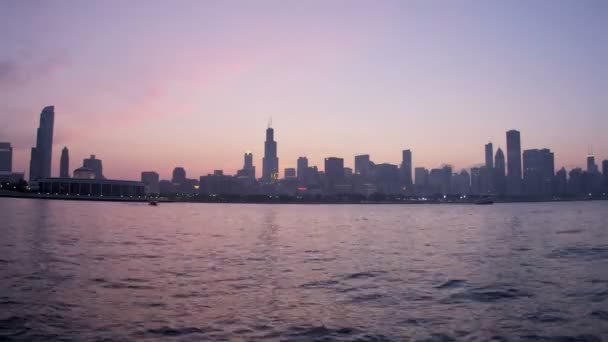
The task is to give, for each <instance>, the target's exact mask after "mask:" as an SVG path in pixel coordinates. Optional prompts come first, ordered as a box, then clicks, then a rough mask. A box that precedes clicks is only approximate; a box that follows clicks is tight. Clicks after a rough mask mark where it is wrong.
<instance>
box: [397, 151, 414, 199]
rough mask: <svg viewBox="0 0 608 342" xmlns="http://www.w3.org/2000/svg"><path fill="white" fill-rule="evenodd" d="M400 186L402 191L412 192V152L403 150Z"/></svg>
mask: <svg viewBox="0 0 608 342" xmlns="http://www.w3.org/2000/svg"><path fill="white" fill-rule="evenodd" d="M400 177H401V180H400V181H401V186H402V187H403V188H404V190H407V191H410V190H412V185H413V182H412V151H411V150H403V151H402V152H401V173H400Z"/></svg>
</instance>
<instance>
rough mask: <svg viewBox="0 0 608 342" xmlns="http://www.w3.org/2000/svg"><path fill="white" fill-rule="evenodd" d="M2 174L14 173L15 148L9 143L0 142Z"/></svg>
mask: <svg viewBox="0 0 608 342" xmlns="http://www.w3.org/2000/svg"><path fill="white" fill-rule="evenodd" d="M0 172H6V173H10V172H13V147H12V146H11V143H8V142H0Z"/></svg>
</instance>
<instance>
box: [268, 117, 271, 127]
mask: <svg viewBox="0 0 608 342" xmlns="http://www.w3.org/2000/svg"><path fill="white" fill-rule="evenodd" d="M268 128H272V116H271V117H270V119H268Z"/></svg>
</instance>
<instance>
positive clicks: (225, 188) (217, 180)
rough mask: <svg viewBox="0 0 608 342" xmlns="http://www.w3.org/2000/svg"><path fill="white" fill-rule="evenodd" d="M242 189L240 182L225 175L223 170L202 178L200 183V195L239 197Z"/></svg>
mask: <svg viewBox="0 0 608 342" xmlns="http://www.w3.org/2000/svg"><path fill="white" fill-rule="evenodd" d="M240 189H241V184H240V183H239V181H238V180H237V179H236V178H235V177H232V176H228V175H224V172H223V171H222V170H215V171H213V173H212V174H208V175H206V176H201V177H200V181H199V193H200V194H202V195H238V194H240Z"/></svg>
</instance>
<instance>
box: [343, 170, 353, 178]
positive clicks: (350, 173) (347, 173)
mask: <svg viewBox="0 0 608 342" xmlns="http://www.w3.org/2000/svg"><path fill="white" fill-rule="evenodd" d="M344 178H345V179H346V181H349V180H350V179H352V178H353V169H352V168H350V167H345V168H344Z"/></svg>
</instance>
